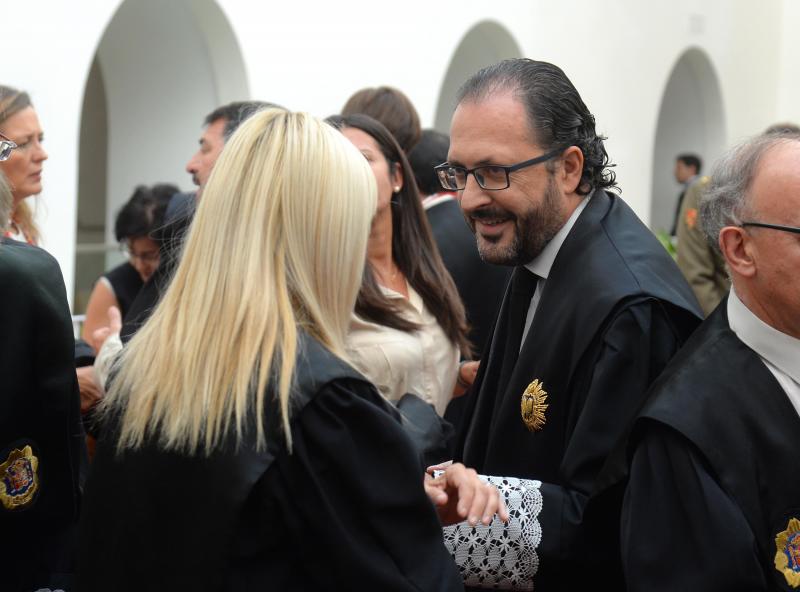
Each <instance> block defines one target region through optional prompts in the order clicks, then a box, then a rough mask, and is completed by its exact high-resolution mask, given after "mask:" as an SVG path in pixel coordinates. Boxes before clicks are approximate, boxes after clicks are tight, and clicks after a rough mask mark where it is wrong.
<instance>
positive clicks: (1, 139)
mask: <svg viewBox="0 0 800 592" xmlns="http://www.w3.org/2000/svg"><path fill="white" fill-rule="evenodd" d="M16 147H17V145H16V144H15V143H14V142H12V141H11V140H10V139H9V138H8V137H7V136H5V135H4V134H2V133H0V162H3V161H4V160H8V157H9V156H11V151H12V150H13V149H14V148H16Z"/></svg>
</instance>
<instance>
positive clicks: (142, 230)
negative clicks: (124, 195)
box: [114, 183, 179, 242]
mask: <svg viewBox="0 0 800 592" xmlns="http://www.w3.org/2000/svg"><path fill="white" fill-rule="evenodd" d="M178 191H179V189H178V188H177V187H176V186H175V185H170V184H169V183H159V184H157V185H153V186H152V187H146V186H145V185H139V186H138V187H136V189H134V191H133V195H132V196H131V197H130V199H129V200H128V201H127V202H126V203H125V205H124V206H122V208H121V209H120V211H119V213H118V214H117V220H116V222H115V223H114V235H115V236H116V237H117V241H118V242H122V241H123V240H126V239H132V238H139V237H147V238H152V239H156V238H157V237H156V236H154V234H153V233H154V231H156V230H158V229H160V228H161V227H162V226H163V225H164V214H165V213H166V211H167V204H169V200H170V199H171V198H172V196H173V195H175V194H176V193H178Z"/></svg>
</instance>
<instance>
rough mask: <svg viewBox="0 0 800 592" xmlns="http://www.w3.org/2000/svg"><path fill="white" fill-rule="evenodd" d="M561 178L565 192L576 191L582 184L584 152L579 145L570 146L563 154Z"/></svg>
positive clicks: (559, 175)
mask: <svg viewBox="0 0 800 592" xmlns="http://www.w3.org/2000/svg"><path fill="white" fill-rule="evenodd" d="M561 163H562V165H561V169H560V171H559V174H558V175H557V176H558V177H559V180H560V181H561V186H562V189H563V190H564V193H566V194H569V193H575V192H576V191H577V190H578V189H579V187H580V184H581V176H582V175H583V152H581V149H580V148H578V147H577V146H570V147H569V148H567V149H566V150H564V152H563V154H562V155H561Z"/></svg>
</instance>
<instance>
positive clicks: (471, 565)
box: [443, 475, 542, 590]
mask: <svg viewBox="0 0 800 592" xmlns="http://www.w3.org/2000/svg"><path fill="white" fill-rule="evenodd" d="M480 478H481V479H482V480H483V481H485V482H488V483H491V484H492V485H494V486H495V487H497V489H498V491H499V492H500V495H501V496H503V499H504V500H505V503H506V507H507V508H508V514H509V516H510V520H509V522H508V524H503V523H502V522H501V521H500V519H499V518H498V517H497V516H495V518H494V520H493V521H492V523H491V524H490V525H489V526H484V525H483V524H480V523H479V524H478V525H477V526H470V525H469V524H468V523H467V522H461V523H460V524H456V525H454V526H446V527H445V528H444V529H443V530H444V544H445V546H446V547H447V550H448V551H449V552H450V554H451V555H452V556H453V559H454V560H455V562H456V565H458V568H459V570H461V576H462V577H463V578H464V585H465V586H473V587H476V588H494V589H498V590H533V576H534V575H535V574H536V571H537V570H538V569H539V556H538V555H537V554H536V548H537V547H538V546H539V543H541V541H542V527H541V525H540V524H539V513H540V512H541V511H542V494H541V492H540V491H539V487H540V486H541V484H542V483H541V481H530V480H527V479H515V478H513V477H485V476H483V475H481V476H480Z"/></svg>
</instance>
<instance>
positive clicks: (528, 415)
mask: <svg viewBox="0 0 800 592" xmlns="http://www.w3.org/2000/svg"><path fill="white" fill-rule="evenodd" d="M546 400H547V391H545V390H544V385H543V384H542V383H541V382H539V379H538V378H537V379H536V380H534V381H533V382H532V383H530V384H529V385H528V388H526V389H525V392H524V393H522V400H521V407H522V421H523V422H524V423H525V427H527V428H528V431H530V432H533V431H534V430H535V431H539V430H541V429H542V428H543V427H544V424H545V421H547V418H546V417H545V415H544V412H545V411H547V403H545V401H546Z"/></svg>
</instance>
